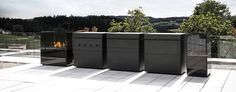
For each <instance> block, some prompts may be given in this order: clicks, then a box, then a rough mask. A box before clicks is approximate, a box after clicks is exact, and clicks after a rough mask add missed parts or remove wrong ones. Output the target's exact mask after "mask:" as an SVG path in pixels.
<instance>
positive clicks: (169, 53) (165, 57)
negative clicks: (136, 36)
mask: <svg viewBox="0 0 236 92" xmlns="http://www.w3.org/2000/svg"><path fill="white" fill-rule="evenodd" d="M144 42H145V45H144V47H145V51H144V52H145V54H144V61H145V70H146V71H147V72H152V73H165V74H183V73H184V72H185V71H186V50H185V49H186V38H185V34H184V33H147V34H145V35H144Z"/></svg>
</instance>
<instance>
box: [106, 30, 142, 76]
mask: <svg viewBox="0 0 236 92" xmlns="http://www.w3.org/2000/svg"><path fill="white" fill-rule="evenodd" d="M143 45H144V44H143V34H142V33H129V32H120V33H119V32H117V33H116V32H115V33H108V34H107V61H108V68H110V69H113V70H127V71H141V70H143V69H144V64H143V49H144V48H143Z"/></svg>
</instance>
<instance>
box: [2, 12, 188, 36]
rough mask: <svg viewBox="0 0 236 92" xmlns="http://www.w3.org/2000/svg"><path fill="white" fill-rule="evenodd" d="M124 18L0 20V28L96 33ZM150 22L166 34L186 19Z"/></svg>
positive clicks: (55, 17) (160, 19)
mask: <svg viewBox="0 0 236 92" xmlns="http://www.w3.org/2000/svg"><path fill="white" fill-rule="evenodd" d="M125 17H126V16H86V17H81V16H65V15H57V16H42V17H35V18H33V19H13V18H0V28H1V29H3V30H8V31H11V32H40V31H49V30H53V29H54V28H58V27H60V28H64V29H67V30H72V31H76V30H80V29H83V28H84V27H89V28H92V27H93V26H96V27H97V28H98V31H107V29H108V28H109V27H110V22H111V20H112V19H115V20H116V21H123V20H124V19H125ZM149 19H150V22H151V23H154V27H155V29H157V30H158V31H160V32H167V31H168V30H169V29H176V28H178V27H179V25H180V23H182V22H183V21H184V20H186V19H188V17H169V18H153V17H149Z"/></svg>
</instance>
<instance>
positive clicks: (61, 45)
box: [41, 31, 73, 66]
mask: <svg viewBox="0 0 236 92" xmlns="http://www.w3.org/2000/svg"><path fill="white" fill-rule="evenodd" d="M72 58H73V54H72V33H71V32H54V31H43V32H41V63H42V64H43V65H59V66H67V65H69V64H71V62H72Z"/></svg>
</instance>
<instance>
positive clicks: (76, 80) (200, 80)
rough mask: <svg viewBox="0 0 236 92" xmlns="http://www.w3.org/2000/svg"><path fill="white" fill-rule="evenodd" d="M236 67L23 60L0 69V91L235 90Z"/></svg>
mask: <svg viewBox="0 0 236 92" xmlns="http://www.w3.org/2000/svg"><path fill="white" fill-rule="evenodd" d="M235 90H236V71H235V70H217V69H212V71H211V75H210V77H208V78H204V77H191V76H187V75H186V74H184V75H167V74H151V73H146V72H126V71H113V70H108V69H103V70H99V69H84V68H75V67H74V66H70V67H57V66H42V65H40V64H35V63H33V64H26V65H21V66H16V67H12V68H6V69H2V70H0V92H199V91H201V92H235Z"/></svg>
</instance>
